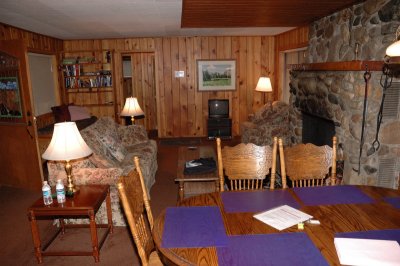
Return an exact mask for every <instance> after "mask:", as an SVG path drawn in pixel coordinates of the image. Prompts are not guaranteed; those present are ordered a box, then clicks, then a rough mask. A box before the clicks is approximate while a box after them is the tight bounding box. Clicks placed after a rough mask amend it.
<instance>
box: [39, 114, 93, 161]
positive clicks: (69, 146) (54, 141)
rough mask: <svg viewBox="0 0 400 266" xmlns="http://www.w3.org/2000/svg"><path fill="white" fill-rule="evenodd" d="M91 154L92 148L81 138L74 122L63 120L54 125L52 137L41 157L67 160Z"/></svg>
mask: <svg viewBox="0 0 400 266" xmlns="http://www.w3.org/2000/svg"><path fill="white" fill-rule="evenodd" d="M90 154H92V150H91V149H90V148H89V146H88V145H87V144H86V142H85V141H84V140H83V138H82V136H81V134H80V133H79V130H78V128H77V126H76V124H75V122H63V123H57V124H55V125H54V132H53V137H52V138H51V141H50V145H49V147H47V149H46V151H45V152H44V153H43V155H42V158H43V159H46V160H54V161H69V160H73V159H78V158H83V157H86V156H89V155H90Z"/></svg>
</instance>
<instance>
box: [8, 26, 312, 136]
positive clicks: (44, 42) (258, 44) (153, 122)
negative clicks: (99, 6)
mask: <svg viewBox="0 0 400 266" xmlns="http://www.w3.org/2000/svg"><path fill="white" fill-rule="evenodd" d="M0 38H1V39H23V40H24V41H25V43H26V45H27V46H28V47H29V48H30V49H31V50H38V51H43V52H46V51H47V52H48V53H54V52H59V51H61V50H64V51H78V50H102V49H103V50H104V49H110V50H113V51H114V65H115V69H114V77H115V78H114V81H115V85H116V93H115V97H116V101H117V106H116V109H117V112H118V111H120V110H122V107H123V104H124V102H125V99H124V95H123V78H122V57H121V54H124V53H125V54H126V53H136V52H146V53H154V56H155V77H153V78H154V79H155V80H154V81H152V80H151V77H149V76H146V80H145V82H148V83H149V82H154V83H155V86H156V91H155V94H156V95H152V94H150V93H146V92H142V93H141V95H142V97H144V98H143V102H145V107H144V108H143V109H146V110H145V112H146V116H148V117H149V119H147V120H146V121H145V122H144V123H145V126H146V128H147V129H158V134H159V136H160V137H191V136H206V135H207V123H206V121H207V116H208V99H211V98H224V99H229V101H230V116H231V118H232V124H233V125H232V127H233V128H232V132H233V135H240V124H241V123H242V122H244V121H247V119H248V115H249V114H251V113H254V112H255V111H256V110H257V109H258V108H260V107H261V106H262V105H263V104H264V103H265V102H266V101H268V100H273V99H278V97H279V94H278V93H277V92H276V90H275V91H274V93H273V94H274V96H273V95H272V94H271V93H268V94H263V93H260V92H256V91H254V88H255V86H256V84H257V81H258V78H259V77H260V76H264V75H267V76H270V77H271V78H272V85H273V87H274V88H275V85H276V84H274V83H277V82H279V79H278V78H277V77H275V73H276V72H275V71H276V67H277V65H278V64H276V63H275V62H276V56H277V52H278V53H279V51H280V50H282V49H289V48H293V47H296V46H298V45H299V43H300V44H303V43H305V42H307V40H308V28H307V27H304V28H300V29H297V30H294V31H291V32H289V33H285V34H281V35H278V36H276V37H273V36H223V37H214V36H202V37H159V38H125V39H104V40H67V41H61V40H59V39H55V38H51V37H47V36H44V35H40V34H36V33H31V32H28V31H24V30H21V29H17V28H14V27H11V26H7V25H4V24H0ZM275 41H276V44H275ZM198 59H210V60H216V59H235V60H236V69H237V73H236V90H235V91H225V92H223V91H219V92H199V91H197V75H196V60H198ZM177 70H184V71H185V77H184V78H175V77H174V73H175V71H177ZM154 98H155V100H154ZM63 100H64V101H66V99H63ZM154 102H155V103H156V106H153V105H154ZM150 117H151V118H150ZM139 121H140V120H139Z"/></svg>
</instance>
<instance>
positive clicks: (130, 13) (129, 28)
mask: <svg viewBox="0 0 400 266" xmlns="http://www.w3.org/2000/svg"><path fill="white" fill-rule="evenodd" d="M181 13H182V0H113V1H110V0H65V1H63V0H1V1H0V22H3V23H5V24H8V25H12V26H16V27H19V28H23V29H26V30H29V31H33V32H37V33H41V34H45V35H49V36H52V37H56V38H60V39H99V38H101V39H103V38H124V37H158V36H202V35H216V36H219V35H275V34H279V33H281V32H284V31H287V30H290V29H292V27H275V28H267V27H265V28H221V29H218V28H212V29H207V28H201V29H196V28H195V29H188V28H186V29H181Z"/></svg>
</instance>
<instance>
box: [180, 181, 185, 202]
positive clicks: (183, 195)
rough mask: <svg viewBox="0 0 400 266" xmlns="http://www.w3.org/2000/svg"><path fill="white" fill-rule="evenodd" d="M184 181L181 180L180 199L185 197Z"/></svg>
mask: <svg viewBox="0 0 400 266" xmlns="http://www.w3.org/2000/svg"><path fill="white" fill-rule="evenodd" d="M184 183H185V182H183V181H179V200H183V199H184V198H185V191H184V190H183V187H184Z"/></svg>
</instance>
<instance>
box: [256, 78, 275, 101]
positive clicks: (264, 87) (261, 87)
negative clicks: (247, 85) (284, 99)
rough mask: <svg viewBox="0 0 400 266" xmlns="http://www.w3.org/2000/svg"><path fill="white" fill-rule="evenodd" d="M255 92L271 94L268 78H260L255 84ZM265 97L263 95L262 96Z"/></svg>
mask: <svg viewBox="0 0 400 266" xmlns="http://www.w3.org/2000/svg"><path fill="white" fill-rule="evenodd" d="M256 91H260V92H272V85H271V80H270V78H268V77H260V78H259V79H258V82H257V86H256ZM264 97H265V95H264Z"/></svg>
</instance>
